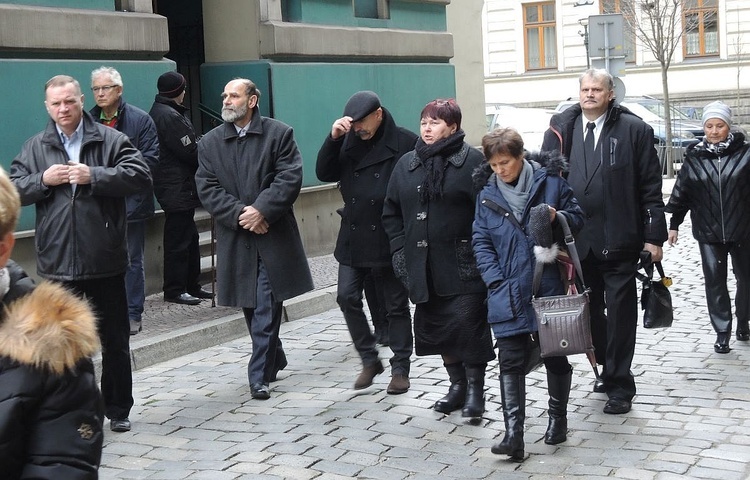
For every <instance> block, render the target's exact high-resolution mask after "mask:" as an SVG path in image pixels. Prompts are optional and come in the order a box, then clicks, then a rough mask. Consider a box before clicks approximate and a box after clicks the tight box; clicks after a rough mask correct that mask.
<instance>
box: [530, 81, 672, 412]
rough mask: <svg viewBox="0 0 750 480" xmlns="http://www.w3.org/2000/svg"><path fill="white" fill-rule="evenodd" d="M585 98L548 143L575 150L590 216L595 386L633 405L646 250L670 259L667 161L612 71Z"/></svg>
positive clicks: (581, 196) (561, 116) (561, 117)
mask: <svg viewBox="0 0 750 480" xmlns="http://www.w3.org/2000/svg"><path fill="white" fill-rule="evenodd" d="M579 82H580V104H579V105H578V106H573V107H571V108H569V109H567V110H565V111H564V112H562V113H558V114H556V115H554V116H553V117H552V118H551V119H550V128H549V129H548V130H547V132H546V133H545V135H544V142H543V144H542V150H558V151H560V152H562V153H563V154H564V155H565V156H566V157H568V159H569V162H570V172H569V173H568V182H569V183H570V185H571V187H572V188H573V191H574V192H575V195H576V198H577V199H578V202H579V204H580V205H581V208H583V210H584V212H585V213H586V223H585V224H584V227H583V229H582V230H581V232H580V233H579V234H578V236H577V237H576V244H577V246H578V251H579V253H580V255H581V259H582V266H583V276H584V278H585V280H586V285H587V286H588V287H589V288H591V295H590V307H591V333H592V337H593V340H594V348H595V351H596V358H597V362H598V363H600V364H601V365H603V369H602V377H601V382H596V383H595V385H594V391H595V392H600V393H606V394H607V396H608V397H609V400H608V401H607V403H606V404H605V406H604V413H610V414H622V413H627V412H629V411H630V409H631V405H632V401H633V397H634V396H635V394H636V387H635V379H634V377H633V373H632V372H631V371H630V366H631V364H632V361H633V355H634V352H635V339H636V326H637V322H638V298H637V292H636V282H635V273H636V270H637V268H636V265H637V262H638V259H639V255H640V252H641V251H642V250H646V251H648V252H650V253H651V257H652V260H653V261H655V262H656V261H660V260H661V258H662V245H663V243H664V241H665V240H666V239H667V228H666V220H665V217H664V202H663V200H662V195H661V182H662V179H661V168H660V163H659V159H658V156H657V154H656V149H655V148H654V132H653V129H652V128H651V127H650V126H648V124H646V123H645V122H643V121H642V120H641V119H640V118H639V117H637V116H636V115H634V114H633V113H632V112H630V111H629V110H628V109H627V108H625V107H623V106H620V105H617V104H616V103H615V98H614V97H615V91H614V79H613V77H612V76H611V75H610V74H609V73H608V72H607V71H606V70H596V69H592V70H587V71H586V72H585V73H584V74H583V75H582V76H581V77H580V80H579Z"/></svg>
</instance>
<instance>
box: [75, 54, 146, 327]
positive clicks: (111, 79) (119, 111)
mask: <svg viewBox="0 0 750 480" xmlns="http://www.w3.org/2000/svg"><path fill="white" fill-rule="evenodd" d="M91 91H92V92H93V93H94V101H96V106H95V107H94V108H92V109H91V111H90V113H91V115H92V116H93V117H94V120H96V121H98V122H99V123H101V124H103V125H107V126H108V127H112V128H116V129H117V130H119V131H120V132H122V133H124V134H125V135H127V136H128V138H130V141H131V143H132V144H133V146H134V147H135V148H137V149H138V150H139V151H140V152H141V155H143V160H145V161H146V163H147V164H148V168H149V170H150V171H151V173H152V175H153V172H155V171H156V169H157V166H158V164H159V137H158V135H157V133H156V125H154V121H153V120H151V117H149V116H148V113H146V112H144V111H143V110H141V109H140V108H138V107H136V106H134V105H131V104H129V103H126V102H125V100H124V99H123V98H122V91H123V83H122V76H121V75H120V72H118V71H117V70H115V69H114V68H112V67H100V68H97V69H96V70H94V71H93V72H91ZM125 205H126V208H127V218H128V258H129V260H130V263H129V265H128V270H127V272H126V273H125V288H126V290H127V294H128V318H129V319H130V334H131V335H135V334H137V333H138V332H140V331H141V330H142V329H143V325H142V323H141V319H142V317H143V303H144V302H145V301H146V274H145V271H144V268H143V253H144V249H145V246H146V220H147V219H149V218H150V217H152V216H153V215H154V190H153V188H151V187H150V186H149V187H148V188H146V189H144V190H143V191H142V192H138V193H136V194H134V195H128V197H127V198H126V199H125Z"/></svg>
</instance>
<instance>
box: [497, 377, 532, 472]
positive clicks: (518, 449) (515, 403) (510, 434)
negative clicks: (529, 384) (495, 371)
mask: <svg viewBox="0 0 750 480" xmlns="http://www.w3.org/2000/svg"><path fill="white" fill-rule="evenodd" d="M500 395H501V398H502V402H503V419H504V420H505V437H503V440H502V441H501V442H500V443H497V444H495V445H493V446H492V453H494V454H497V455H510V458H511V460H516V461H522V460H523V456H524V445H523V422H524V420H525V419H526V376H525V375H515V374H514V375H509V374H506V375H503V374H501V375H500Z"/></svg>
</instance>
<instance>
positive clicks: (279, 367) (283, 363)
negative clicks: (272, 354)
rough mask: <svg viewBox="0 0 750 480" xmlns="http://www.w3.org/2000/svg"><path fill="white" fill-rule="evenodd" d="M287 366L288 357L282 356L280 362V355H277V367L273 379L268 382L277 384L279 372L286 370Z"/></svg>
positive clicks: (272, 375)
mask: <svg viewBox="0 0 750 480" xmlns="http://www.w3.org/2000/svg"><path fill="white" fill-rule="evenodd" d="M287 365H289V362H288V361H287V359H286V355H283V356H281V359H280V360H279V355H278V354H277V355H276V365H274V367H273V373H272V374H271V378H269V379H268V380H269V381H270V382H275V381H276V380H278V376H279V372H280V371H282V370H284V369H285V368H286V367H287Z"/></svg>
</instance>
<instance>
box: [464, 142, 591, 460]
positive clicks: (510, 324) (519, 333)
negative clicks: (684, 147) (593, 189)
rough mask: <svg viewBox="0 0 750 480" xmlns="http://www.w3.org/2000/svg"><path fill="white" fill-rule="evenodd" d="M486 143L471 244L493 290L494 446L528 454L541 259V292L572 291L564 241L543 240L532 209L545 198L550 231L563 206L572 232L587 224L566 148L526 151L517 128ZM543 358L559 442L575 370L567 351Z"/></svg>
mask: <svg viewBox="0 0 750 480" xmlns="http://www.w3.org/2000/svg"><path fill="white" fill-rule="evenodd" d="M482 149H483V151H484V156H485V159H486V162H485V163H483V164H482V166H481V167H479V168H478V169H477V171H476V172H475V175H474V178H475V182H477V183H480V184H482V185H484V187H483V189H482V191H481V192H480V194H479V196H478V197H477V206H476V214H475V217H474V227H473V237H472V244H473V246H474V254H475V256H476V259H477V266H478V267H479V271H480V272H481V275H482V279H483V280H484V282H485V284H486V285H487V289H488V293H487V307H488V311H489V314H488V320H489V322H490V326H491V327H492V332H493V333H494V335H495V338H496V339H497V347H498V350H499V359H500V361H499V364H500V392H501V395H502V403H503V417H504V420H505V437H504V438H503V440H502V442H500V443H498V444H496V445H495V446H493V447H492V452H493V453H496V454H506V455H510V457H511V459H514V460H522V459H523V457H524V444H523V423H524V419H525V403H526V385H525V382H526V366H527V364H528V362H529V360H530V356H531V353H532V350H533V349H534V347H535V345H534V342H535V341H536V340H535V338H533V337H532V334H534V333H536V332H537V330H538V327H537V319H536V315H535V313H534V309H533V308H532V304H531V298H532V296H533V295H534V293H533V292H532V283H533V277H534V268H535V265H536V263H537V262H543V263H545V266H544V269H543V273H542V275H541V284H540V287H539V291H538V292H537V295H538V296H549V295H562V294H564V293H565V285H564V283H563V280H562V277H561V275H560V270H559V268H558V265H557V262H556V258H557V254H558V252H559V248H558V247H557V244H556V243H554V241H552V240H550V245H540V243H542V242H539V240H538V236H536V235H532V233H533V232H532V230H533V229H531V228H529V227H530V225H529V222H530V219H531V218H532V208H533V207H538V206H540V205H546V210H548V211H549V217H547V215H546V211H544V212H543V213H542V215H543V216H542V217H541V219H542V220H543V221H544V222H546V219H547V218H549V222H550V224H551V228H549V229H547V230H548V231H550V233H552V232H553V231H554V230H555V229H556V227H557V222H556V220H555V217H556V213H557V212H558V211H560V212H564V214H565V215H566V218H567V219H568V223H569V224H570V226H571V230H572V231H573V232H577V231H578V230H580V228H581V226H582V225H583V212H582V211H581V208H580V207H579V206H578V202H577V201H576V199H575V198H574V197H573V190H572V189H571V188H570V186H569V185H568V184H567V182H566V181H565V179H564V178H563V177H562V175H561V174H562V172H563V171H565V170H566V169H567V162H566V161H565V159H564V158H563V157H562V156H560V155H559V153H556V152H555V153H552V152H545V153H542V154H537V155H535V156H530V157H529V158H524V152H525V151H524V149H523V139H522V138H521V136H520V135H519V134H518V132H516V131H515V130H513V129H510V128H505V129H498V130H495V131H494V132H492V133H489V134H487V135H485V136H484V138H483V139H482ZM540 208H542V209H544V208H545V207H544V206H542V207H540ZM543 225H544V224H543ZM558 230H559V229H558ZM558 233H559V232H558ZM558 237H559V235H558ZM535 238H537V239H536V240H535ZM544 364H545V366H546V369H547V383H548V389H549V395H550V398H549V426H548V428H547V432H546V433H545V436H544V442H545V443H547V444H551V445H554V444H558V443H561V442H564V441H565V440H566V439H567V417H566V414H567V412H566V410H567V403H568V396H569V393H570V383H571V378H572V369H571V366H570V364H569V363H568V360H567V358H566V357H548V358H545V359H544Z"/></svg>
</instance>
